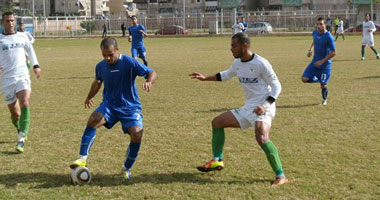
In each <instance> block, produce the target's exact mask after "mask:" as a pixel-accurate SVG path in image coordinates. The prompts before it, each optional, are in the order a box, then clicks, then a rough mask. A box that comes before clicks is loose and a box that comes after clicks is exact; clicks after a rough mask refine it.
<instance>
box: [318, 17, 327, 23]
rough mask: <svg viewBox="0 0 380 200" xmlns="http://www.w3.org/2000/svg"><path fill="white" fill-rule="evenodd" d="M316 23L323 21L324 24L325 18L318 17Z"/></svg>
mask: <svg viewBox="0 0 380 200" xmlns="http://www.w3.org/2000/svg"><path fill="white" fill-rule="evenodd" d="M317 21H323V22H325V18H323V17H318V19H317Z"/></svg>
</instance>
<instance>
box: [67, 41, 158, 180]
mask: <svg viewBox="0 0 380 200" xmlns="http://www.w3.org/2000/svg"><path fill="white" fill-rule="evenodd" d="M100 49H101V51H102V55H103V57H104V60H102V61H100V62H99V63H98V64H97V65H96V70H95V80H94V81H93V83H92V85H91V88H90V91H89V93H88V96H87V98H86V99H85V102H84V105H85V108H91V107H92V106H93V98H94V97H95V95H96V94H97V93H98V91H99V90H100V88H101V86H102V84H103V83H104V89H103V102H102V103H101V104H100V106H99V107H98V108H97V109H96V110H95V111H94V112H93V113H92V114H91V116H90V118H89V119H88V122H87V127H86V128H85V130H84V133H83V136H82V141H81V145H80V151H79V155H80V158H79V159H77V160H75V161H74V162H73V163H72V164H71V165H70V168H72V169H74V168H76V167H77V166H82V167H84V166H87V157H88V155H89V151H90V148H91V146H92V144H93V142H94V139H95V135H96V129H97V128H99V127H100V126H102V125H103V126H105V127H106V128H108V129H111V128H112V127H113V126H114V125H115V124H116V123H117V122H119V121H120V122H121V126H122V131H123V132H124V133H127V134H129V135H130V138H131V141H130V143H129V146H128V149H127V153H126V159H125V162H124V165H123V167H122V171H123V177H124V178H125V179H130V178H132V175H131V171H130V170H131V168H132V166H133V164H134V163H135V161H136V159H137V155H138V152H139V149H140V145H141V138H142V134H143V118H142V115H141V109H142V107H141V104H140V100H139V96H138V94H137V89H136V84H135V79H136V77H137V76H144V77H145V78H146V81H145V82H144V83H143V85H142V88H143V89H144V90H146V91H148V92H149V91H150V90H151V88H152V84H153V83H154V81H155V79H156V72H154V71H153V70H152V69H151V68H148V67H147V66H145V65H144V64H142V63H140V62H138V61H137V60H136V59H134V58H131V57H128V56H126V55H122V54H120V53H119V48H118V45H117V42H116V40H115V39H114V38H105V39H103V40H102V42H101V44H100Z"/></svg>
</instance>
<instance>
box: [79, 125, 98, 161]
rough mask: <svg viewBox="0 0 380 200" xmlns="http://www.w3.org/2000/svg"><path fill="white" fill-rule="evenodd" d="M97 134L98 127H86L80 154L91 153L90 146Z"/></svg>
mask: <svg viewBox="0 0 380 200" xmlns="http://www.w3.org/2000/svg"><path fill="white" fill-rule="evenodd" d="M95 135H96V129H94V128H92V127H90V126H87V127H86V129H84V133H83V136H82V141H81V144H80V151H79V155H82V156H86V155H88V154H89V152H90V148H91V146H92V144H93V143H94V140H95Z"/></svg>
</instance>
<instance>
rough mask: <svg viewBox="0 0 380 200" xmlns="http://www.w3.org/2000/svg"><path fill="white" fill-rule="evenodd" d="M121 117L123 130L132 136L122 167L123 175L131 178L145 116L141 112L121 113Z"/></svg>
mask: <svg viewBox="0 0 380 200" xmlns="http://www.w3.org/2000/svg"><path fill="white" fill-rule="evenodd" d="M119 117H120V121H121V124H122V129H123V132H124V133H128V134H129V135H130V137H131V140H130V143H129V145H128V148H127V152H126V158H125V160H124V165H123V168H122V171H123V177H124V178H125V179H131V178H132V174H131V168H132V167H133V165H134V163H135V162H136V160H137V157H138V154H139V151H140V146H141V140H142V136H143V117H142V115H141V114H140V113H134V114H120V115H119Z"/></svg>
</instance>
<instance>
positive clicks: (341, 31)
mask: <svg viewBox="0 0 380 200" xmlns="http://www.w3.org/2000/svg"><path fill="white" fill-rule="evenodd" d="M338 20H339V23H338V30H337V31H336V34H335V41H336V40H338V36H339V35H342V37H343V41H344V25H343V24H344V22H343V20H342V19H341V18H340V17H338Z"/></svg>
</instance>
